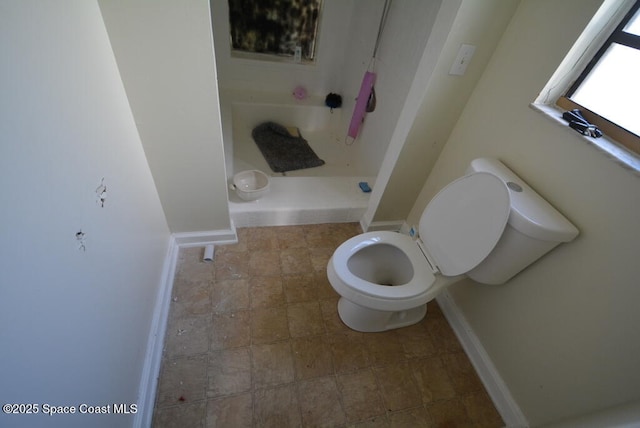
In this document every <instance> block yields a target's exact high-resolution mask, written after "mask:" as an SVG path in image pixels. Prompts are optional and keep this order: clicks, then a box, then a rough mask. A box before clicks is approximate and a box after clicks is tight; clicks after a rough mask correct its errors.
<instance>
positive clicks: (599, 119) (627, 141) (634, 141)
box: [556, 0, 640, 154]
mask: <svg viewBox="0 0 640 428" xmlns="http://www.w3.org/2000/svg"><path fill="white" fill-rule="evenodd" d="M639 9H640V0H636V2H635V4H634V5H633V6H632V7H631V8H630V9H629V11H628V12H627V13H626V15H625V16H624V18H623V19H622V20H621V21H620V23H619V24H618V25H617V26H616V28H615V29H614V30H613V31H612V32H611V34H610V35H609V37H608V38H607V39H606V40H605V42H604V43H603V44H602V46H601V47H600V49H598V50H597V51H596V53H595V54H594V56H593V57H592V58H591V60H590V61H589V62H588V63H587V65H586V67H585V68H584V70H583V71H582V73H580V74H579V75H578V77H577V78H576V80H575V81H574V82H573V83H571V85H570V86H569V88H568V89H567V90H566V91H565V93H564V94H563V95H561V96H560V97H559V98H558V99H557V101H556V105H557V106H558V107H560V108H562V109H564V110H573V109H580V111H581V112H582V114H583V116H584V117H585V119H587V120H588V121H589V122H590V123H592V124H594V125H596V126H597V127H598V128H600V130H601V131H602V132H603V133H604V134H605V135H607V136H608V137H610V138H611V139H612V140H614V141H615V142H617V143H618V144H620V145H622V146H624V147H625V148H627V149H629V150H631V151H633V152H634V153H636V154H640V136H638V135H636V134H634V133H633V132H631V131H629V130H627V129H625V128H623V127H621V126H619V125H617V124H616V123H614V122H612V121H611V120H609V119H607V118H605V117H603V116H600V115H599V114H597V113H595V112H593V111H591V110H589V109H587V108H585V107H584V106H582V105H580V104H578V103H577V102H575V101H574V100H572V99H571V96H572V95H573V94H574V93H575V91H576V90H577V89H578V88H579V87H580V85H581V84H582V83H583V82H584V80H585V79H586V77H587V76H588V75H589V73H590V72H591V71H592V70H593V68H594V67H595V66H596V64H597V63H598V61H599V60H600V59H601V58H602V56H603V55H604V54H605V52H606V51H607V50H608V49H609V47H610V46H611V45H612V44H614V43H616V44H621V45H624V46H627V47H631V48H633V49H638V50H640V36H638V35H635V34H631V33H627V32H625V31H624V27H625V26H626V25H627V23H628V22H629V21H630V20H631V18H633V17H634V16H635V14H636V13H637V12H638V10H639Z"/></svg>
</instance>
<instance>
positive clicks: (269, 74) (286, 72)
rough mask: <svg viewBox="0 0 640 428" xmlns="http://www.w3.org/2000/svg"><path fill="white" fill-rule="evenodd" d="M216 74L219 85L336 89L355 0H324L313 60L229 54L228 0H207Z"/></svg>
mask: <svg viewBox="0 0 640 428" xmlns="http://www.w3.org/2000/svg"><path fill="white" fill-rule="evenodd" d="M210 2H211V14H212V22H213V31H214V40H215V47H216V64H217V67H218V78H219V83H220V87H221V88H222V89H245V90H249V91H265V90H266V91H268V92H279V93H293V89H294V88H295V87H296V86H297V85H302V86H304V87H305V88H306V89H307V91H308V92H309V93H310V94H316V95H317V94H321V95H326V94H328V93H329V92H339V91H340V89H341V84H342V73H341V69H342V66H343V60H344V58H345V55H346V54H347V52H346V51H345V40H347V39H348V34H349V33H348V31H349V21H350V19H351V13H352V8H353V3H354V0H324V1H323V2H322V12H321V15H320V30H319V34H318V37H319V40H318V44H317V48H316V53H317V58H316V61H315V62H314V63H312V64H295V63H293V62H276V61H264V60H254V59H244V58H238V57H233V58H232V57H231V47H230V36H229V34H230V30H229V28H230V27H229V6H228V2H227V0H210Z"/></svg>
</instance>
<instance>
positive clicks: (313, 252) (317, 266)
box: [309, 247, 334, 272]
mask: <svg viewBox="0 0 640 428" xmlns="http://www.w3.org/2000/svg"><path fill="white" fill-rule="evenodd" d="M333 251H334V249H333V247H321V248H310V249H309V257H310V258H311V266H313V270H314V271H315V272H326V270H327V263H329V259H330V258H331V256H332V255H333Z"/></svg>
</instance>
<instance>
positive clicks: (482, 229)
mask: <svg viewBox="0 0 640 428" xmlns="http://www.w3.org/2000/svg"><path fill="white" fill-rule="evenodd" d="M576 236H578V229H576V227H575V226H574V225H573V224H571V223H570V222H569V220H567V219H566V218H565V217H564V216H563V215H562V214H560V213H559V212H558V211H557V210H556V209H555V208H553V207H552V206H551V205H550V204H549V203H548V202H547V201H545V200H544V199H543V198H542V197H541V196H540V195H538V194H537V193H536V192H535V191H533V189H531V188H530V187H529V186H528V185H527V184H526V183H525V182H524V181H522V180H521V179H520V178H519V177H518V176H517V175H516V174H515V173H513V171H511V170H510V169H509V168H507V167H506V166H505V165H504V164H503V163H502V162H500V161H499V160H497V159H491V158H479V159H474V160H473V161H472V162H471V164H470V165H469V168H468V169H467V175H465V176H463V177H461V178H458V179H457V180H454V181H453V182H451V183H450V184H448V185H447V186H445V187H444V188H443V189H442V190H440V192H439V193H438V194H437V195H436V196H435V197H434V198H433V199H432V200H431V201H430V202H429V204H428V205H427V207H426V208H425V210H424V212H423V213H422V216H421V218H420V221H419V224H418V235H417V237H413V238H412V237H410V236H409V235H405V234H401V233H398V232H392V231H375V232H366V233H363V234H360V235H357V236H355V237H353V238H351V239H349V240H347V241H345V242H343V243H342V244H341V245H340V246H339V247H338V248H337V249H336V250H335V252H334V253H333V255H332V256H331V259H330V260H329V263H328V265H327V276H328V278H329V282H330V283H331V286H332V287H333V288H334V289H335V291H336V292H337V293H338V294H339V295H340V299H339V301H338V314H339V315H340V319H342V321H343V322H344V323H345V324H346V325H347V326H348V327H350V328H351V329H353V330H357V331H362V332H377V331H386V330H392V329H395V328H400V327H405V326H408V325H411V324H415V323H417V322H419V321H420V320H421V319H422V318H423V317H424V316H425V314H426V311H427V302H429V301H430V300H432V299H434V298H435V297H436V296H437V295H438V293H439V292H440V291H442V290H443V289H444V288H445V287H447V286H448V285H450V284H452V283H455V282H457V281H459V280H461V279H462V278H465V277H468V278H471V279H473V280H474V281H476V282H478V283H481V284H504V283H505V282H507V281H508V280H509V279H510V278H512V277H513V276H515V275H516V274H517V273H518V272H520V271H521V270H523V269H525V268H526V267H527V266H529V265H530V264H532V263H533V262H534V261H536V260H537V259H539V258H540V257H542V256H543V255H544V254H546V253H547V252H549V251H550V250H552V249H553V248H554V247H556V246H557V245H559V244H560V243H562V242H569V241H571V240H573V239H574V238H575V237H576Z"/></svg>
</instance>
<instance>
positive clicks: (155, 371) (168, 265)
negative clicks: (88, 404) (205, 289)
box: [133, 236, 180, 428]
mask: <svg viewBox="0 0 640 428" xmlns="http://www.w3.org/2000/svg"><path fill="white" fill-rule="evenodd" d="M179 250H180V248H179V246H178V245H177V243H176V240H175V238H174V237H173V236H171V237H170V238H169V249H168V250H167V256H166V257H165V260H164V265H163V268H162V277H161V279H160V289H159V290H158V295H157V297H156V302H155V308H154V310H153V319H152V320H151V334H150V335H149V339H148V342H147V353H146V356H145V361H144V365H143V367H142V378H141V380H140V388H139V390H138V412H137V413H136V415H135V418H134V419H133V426H134V428H147V427H150V426H151V422H152V419H153V407H154V404H155V399H156V390H157V387H158V377H159V375H160V365H161V364H162V350H163V348H164V336H165V331H166V328H167V318H168V317H169V305H170V304H171V291H172V289H173V278H174V276H175V272H176V265H177V262H178V252H179Z"/></svg>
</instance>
